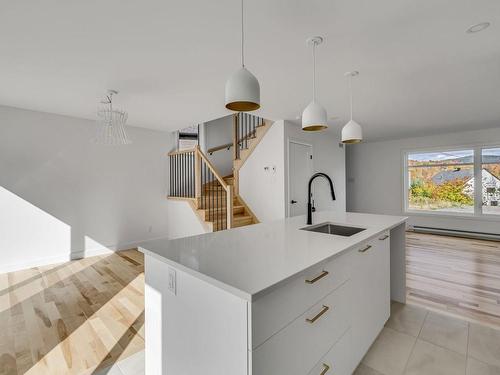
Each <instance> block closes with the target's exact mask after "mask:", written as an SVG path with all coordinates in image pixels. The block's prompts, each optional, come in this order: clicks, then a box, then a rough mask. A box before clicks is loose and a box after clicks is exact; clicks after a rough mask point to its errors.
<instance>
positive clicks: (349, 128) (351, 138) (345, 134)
mask: <svg viewBox="0 0 500 375" xmlns="http://www.w3.org/2000/svg"><path fill="white" fill-rule="evenodd" d="M358 75H359V72H357V71H353V72H347V73H346V74H345V76H346V77H349V99H350V105H351V119H350V120H349V122H348V123H347V124H345V125H344V127H343V128H342V143H347V144H352V143H359V142H361V141H362V140H363V129H362V128H361V125H359V124H358V123H357V122H356V121H354V120H353V119H352V112H353V110H352V78H353V77H357V76H358Z"/></svg>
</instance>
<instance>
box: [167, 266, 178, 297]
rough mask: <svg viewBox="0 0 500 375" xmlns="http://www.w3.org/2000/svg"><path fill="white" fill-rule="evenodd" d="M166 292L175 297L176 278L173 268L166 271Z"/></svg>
mask: <svg viewBox="0 0 500 375" xmlns="http://www.w3.org/2000/svg"><path fill="white" fill-rule="evenodd" d="M168 290H169V291H170V292H172V294H173V295H174V296H175V295H177V276H176V274H175V270H174V269H173V268H169V269H168Z"/></svg>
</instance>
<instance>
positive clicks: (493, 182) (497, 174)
mask: <svg viewBox="0 0 500 375" xmlns="http://www.w3.org/2000/svg"><path fill="white" fill-rule="evenodd" d="M481 158H482V166H481V168H482V177H483V181H482V196H483V213H485V214H493V215H500V203H499V202H500V148H486V149H483V150H482V153H481Z"/></svg>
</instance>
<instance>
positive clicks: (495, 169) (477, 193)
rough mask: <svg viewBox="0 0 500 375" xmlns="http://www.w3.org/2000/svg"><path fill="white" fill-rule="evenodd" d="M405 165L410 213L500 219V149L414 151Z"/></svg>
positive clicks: (407, 155) (408, 209)
mask: <svg viewBox="0 0 500 375" xmlns="http://www.w3.org/2000/svg"><path fill="white" fill-rule="evenodd" d="M405 162H406V176H407V178H406V179H405V197H406V210H407V211H412V212H415V211H417V212H432V213H444V214H452V215H467V216H471V215H473V216H490V217H493V218H494V217H497V218H500V147H481V146H477V147H471V148H464V149H455V150H446V151H423V152H413V151H412V152H408V153H406V157H405ZM476 176H477V179H476ZM479 176H480V177H479Z"/></svg>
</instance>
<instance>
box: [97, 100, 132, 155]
mask: <svg viewBox="0 0 500 375" xmlns="http://www.w3.org/2000/svg"><path fill="white" fill-rule="evenodd" d="M117 94H118V91H116V90H108V94H107V95H106V99H104V100H103V101H101V103H102V104H104V108H102V109H100V110H98V111H97V126H98V128H97V136H96V138H95V139H94V141H95V143H98V144H103V145H128V144H131V143H132V141H131V140H130V139H129V138H128V137H127V133H126V132H125V124H126V122H127V118H128V114H127V112H125V111H120V110H117V109H115V108H113V95H117Z"/></svg>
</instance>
